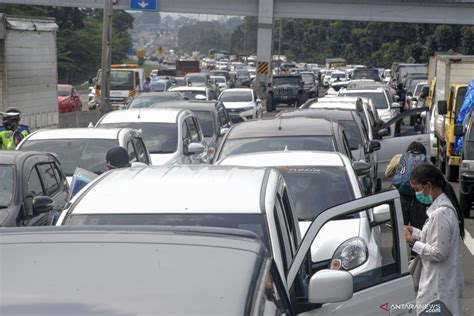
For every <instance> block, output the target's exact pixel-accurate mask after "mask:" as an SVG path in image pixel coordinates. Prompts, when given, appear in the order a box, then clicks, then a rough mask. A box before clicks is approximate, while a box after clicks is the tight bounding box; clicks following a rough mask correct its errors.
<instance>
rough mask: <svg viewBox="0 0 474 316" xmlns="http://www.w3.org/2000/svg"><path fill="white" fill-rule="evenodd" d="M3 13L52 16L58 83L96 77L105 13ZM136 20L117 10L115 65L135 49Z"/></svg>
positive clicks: (29, 9) (20, 8)
mask: <svg viewBox="0 0 474 316" xmlns="http://www.w3.org/2000/svg"><path fill="white" fill-rule="evenodd" d="M0 12H3V13H7V14H11V15H17V16H37V17H52V18H54V19H55V21H56V23H57V24H58V26H59V28H58V31H57V57H58V82H60V83H72V84H77V83H81V82H83V81H85V80H87V79H88V78H90V77H94V76H95V75H96V73H97V70H98V69H99V68H100V63H101V56H102V54H101V47H102V10H92V9H78V8H63V7H39V6H38V7H36V6H24V5H0ZM133 21H134V19H133V17H132V16H131V15H129V14H128V13H126V12H124V11H116V10H115V11H114V16H113V37H112V62H113V63H121V62H122V60H123V59H125V58H126V56H127V55H126V54H127V51H128V49H129V48H130V47H132V39H131V37H130V34H129V30H130V29H131V28H132V27H133Z"/></svg>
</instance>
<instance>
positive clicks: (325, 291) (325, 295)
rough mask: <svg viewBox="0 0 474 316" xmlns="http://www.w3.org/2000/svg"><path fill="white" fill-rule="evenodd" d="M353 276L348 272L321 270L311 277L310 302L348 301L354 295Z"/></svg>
mask: <svg viewBox="0 0 474 316" xmlns="http://www.w3.org/2000/svg"><path fill="white" fill-rule="evenodd" d="M353 285H354V283H353V280H352V274H350V273H349V272H347V271H338V270H326V269H325V270H320V271H318V272H316V273H315V274H313V275H312V276H311V279H310V280H309V287H308V301H309V302H310V303H314V304H318V303H319V304H324V303H336V302H343V301H347V300H348V299H350V298H352V295H353Z"/></svg>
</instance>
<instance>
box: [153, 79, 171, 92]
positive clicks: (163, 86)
mask: <svg viewBox="0 0 474 316" xmlns="http://www.w3.org/2000/svg"><path fill="white" fill-rule="evenodd" d="M173 85H174V84H173V82H172V81H171V80H169V79H162V78H159V77H156V78H152V79H151V81H150V90H151V92H167V91H168V90H169V89H170V88H171V87H172V86H173Z"/></svg>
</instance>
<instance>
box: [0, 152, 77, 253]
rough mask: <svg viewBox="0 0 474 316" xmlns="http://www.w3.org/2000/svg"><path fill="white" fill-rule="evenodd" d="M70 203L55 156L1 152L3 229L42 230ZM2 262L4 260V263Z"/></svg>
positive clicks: (1, 221)
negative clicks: (37, 228)
mask: <svg viewBox="0 0 474 316" xmlns="http://www.w3.org/2000/svg"><path fill="white" fill-rule="evenodd" d="M68 201H69V186H68V183H67V181H66V177H65V176H64V173H63V171H62V169H61V164H60V163H59V161H58V160H57V159H56V157H55V156H53V155H52V154H47V153H40V152H35V151H6V150H2V151H1V152H0V226H3V227H15V226H43V225H51V224H52V223H53V221H54V218H53V216H54V215H53V214H52V213H51V212H52V211H62V210H63V209H64V207H65V206H66V204H67V202H68ZM2 261H3V260H2Z"/></svg>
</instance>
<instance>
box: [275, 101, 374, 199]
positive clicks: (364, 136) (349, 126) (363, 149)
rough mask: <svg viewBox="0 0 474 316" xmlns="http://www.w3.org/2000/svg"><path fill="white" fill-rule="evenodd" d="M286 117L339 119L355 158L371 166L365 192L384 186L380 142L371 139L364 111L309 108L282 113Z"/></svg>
mask: <svg viewBox="0 0 474 316" xmlns="http://www.w3.org/2000/svg"><path fill="white" fill-rule="evenodd" d="M280 115H281V116H282V117H283V118H286V117H310V118H324V119H327V120H334V121H337V122H338V123H339V124H341V125H342V126H343V127H344V131H345V133H346V136H347V140H348V142H349V146H350V149H351V153H352V156H353V157H354V159H355V160H359V161H365V162H367V163H368V165H369V166H370V172H369V174H368V175H365V176H364V178H363V179H362V184H363V187H364V189H365V192H364V193H365V194H372V193H375V192H376V191H379V190H380V189H381V187H382V180H381V179H379V178H378V170H377V166H378V164H377V153H376V152H377V151H378V150H380V146H381V145H380V142H379V141H377V140H370V139H369V132H368V130H367V127H366V125H365V124H364V121H363V120H364V119H363V116H364V113H361V112H358V111H357V110H356V109H331V108H329V109H324V108H321V109H309V110H299V111H293V112H284V113H281V114H280Z"/></svg>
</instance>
